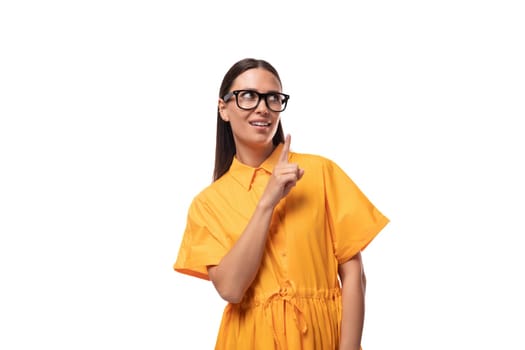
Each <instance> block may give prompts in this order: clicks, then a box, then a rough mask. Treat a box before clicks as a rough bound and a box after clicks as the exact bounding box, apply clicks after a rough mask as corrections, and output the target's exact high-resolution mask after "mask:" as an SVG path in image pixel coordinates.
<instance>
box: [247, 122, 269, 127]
mask: <svg viewBox="0 0 525 350" xmlns="http://www.w3.org/2000/svg"><path fill="white" fill-rule="evenodd" d="M250 124H252V125H255V126H269V125H270V123H265V122H251V123H250Z"/></svg>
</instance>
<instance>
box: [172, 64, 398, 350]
mask: <svg viewBox="0 0 525 350" xmlns="http://www.w3.org/2000/svg"><path fill="white" fill-rule="evenodd" d="M288 99H289V96H288V95H286V94H284V93H283V92H282V84H281V80H280V78H279V74H278V73H277V71H276V70H275V68H274V67H273V66H272V65H270V64H269V63H268V62H266V61H264V60H257V59H251V58H248V59H243V60H241V61H239V62H237V63H235V64H234V65H233V66H232V67H231V68H230V69H229V71H228V72H227V73H226V75H225V76H224V79H223V82H222V85H221V88H220V94H219V102H218V113H217V140H216V142H217V143H216V154H215V171H214V182H213V183H212V184H211V185H210V186H208V187H207V188H205V189H204V190H203V191H201V192H200V193H199V194H198V195H197V196H196V197H195V198H194V199H193V201H192V203H191V206H190V208H189V212H188V219H187V220H188V221H187V226H186V230H185V232H184V236H183V240H182V243H181V247H180V250H179V255H178V258H177V261H176V262H175V264H174V269H175V270H176V271H178V272H181V273H185V274H188V275H192V276H196V277H200V278H203V279H207V280H211V281H212V282H213V285H214V286H215V288H216V289H217V292H218V293H219V294H220V296H221V297H222V298H223V299H224V300H226V301H227V302H228V305H227V306H226V308H225V310H224V314H223V318H222V322H221V326H220V329H219V334H218V337H217V341H216V347H215V349H218V350H222V349H225V350H231V349H243V350H244V349H250V350H251V349H262V350H268V349H291V350H295V349H317V350H327V349H351V350H358V349H360V343H361V336H362V330H363V320H364V294H365V284H366V281H365V275H364V271H363V264H362V260H361V254H360V252H361V250H363V249H364V248H365V247H366V246H367V245H368V243H369V242H370V241H371V240H372V239H373V238H374V237H375V236H376V235H377V234H378V233H379V232H380V231H381V229H382V228H383V227H384V226H385V225H386V224H387V223H388V219H387V218H386V217H385V216H384V215H383V214H381V212H379V211H378V210H377V209H376V208H375V207H374V206H373V205H372V203H370V201H369V200H368V199H367V197H366V196H365V195H364V194H363V193H362V192H361V191H360V190H359V188H358V187H357V186H356V185H355V184H354V183H353V182H352V180H351V179H350V178H349V177H348V176H347V175H346V174H345V173H344V172H343V171H342V170H341V169H340V168H339V167H338V166H337V165H336V164H335V163H334V162H332V161H331V160H329V159H327V158H324V157H322V156H318V155H311V154H300V153H295V152H291V151H290V142H291V138H290V136H289V135H288V136H287V137H286V138H285V137H284V133H283V128H282V125H281V121H280V112H282V111H284V110H285V108H286V105H287V102H288Z"/></svg>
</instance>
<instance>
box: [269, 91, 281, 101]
mask: <svg viewBox="0 0 525 350" xmlns="http://www.w3.org/2000/svg"><path fill="white" fill-rule="evenodd" d="M282 99H283V97H282V96H281V94H277V93H276V94H269V95H268V102H271V103H281V102H282Z"/></svg>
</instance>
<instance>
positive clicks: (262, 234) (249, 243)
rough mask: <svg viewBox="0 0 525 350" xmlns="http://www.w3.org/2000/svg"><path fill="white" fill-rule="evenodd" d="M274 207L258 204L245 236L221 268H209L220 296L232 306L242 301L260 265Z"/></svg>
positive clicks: (222, 261)
mask: <svg viewBox="0 0 525 350" xmlns="http://www.w3.org/2000/svg"><path fill="white" fill-rule="evenodd" d="M272 214H273V207H272V206H265V205H262V204H259V205H258V206H257V208H256V209H255V211H254V214H253V216H252V218H251V219H250V221H249V222H248V225H247V226H246V228H245V229H244V231H243V233H242V234H241V236H240V237H239V239H238V240H237V242H236V243H235V244H234V246H233V247H232V249H231V250H230V251H229V252H228V253H227V254H226V255H225V256H224V257H223V258H222V260H221V262H220V263H219V265H217V266H214V267H210V268H209V269H208V272H209V275H210V279H211V280H212V282H213V284H214V285H215V288H216V289H217V291H218V292H219V294H220V295H221V297H222V298H223V299H224V300H226V301H228V302H231V303H238V302H240V301H241V299H242V297H243V295H244V293H245V292H246V290H247V289H248V288H249V286H250V285H251V283H252V282H253V280H254V279H255V276H256V275H257V272H258V271H259V266H260V264H261V260H262V256H263V254H264V250H265V247H266V239H267V236H268V229H269V226H270V223H271V219H272Z"/></svg>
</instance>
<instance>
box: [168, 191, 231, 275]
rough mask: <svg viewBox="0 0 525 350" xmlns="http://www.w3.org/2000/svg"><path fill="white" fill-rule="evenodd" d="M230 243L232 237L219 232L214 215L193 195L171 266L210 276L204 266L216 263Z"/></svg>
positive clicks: (180, 270)
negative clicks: (175, 258)
mask: <svg viewBox="0 0 525 350" xmlns="http://www.w3.org/2000/svg"><path fill="white" fill-rule="evenodd" d="M231 246H232V242H231V239H230V238H229V237H228V236H227V235H225V234H221V229H220V224H219V221H218V220H217V217H216V215H214V213H213V212H212V211H211V210H210V208H209V207H208V206H207V205H206V203H204V202H203V201H202V200H199V198H196V199H194V200H193V201H192V203H191V205H190V208H189V210H188V217H187V222H186V229H185V230H184V235H183V237H182V243H181V245H180V248H179V253H178V256H177V260H176V262H175V264H174V265H173V268H174V270H175V271H177V272H180V273H184V274H187V275H190V276H195V277H199V278H202V279H205V280H209V277H208V269H207V266H210V265H218V264H219V262H220V261H221V259H222V257H223V256H224V255H226V253H227V252H228V251H229V250H230V248H231Z"/></svg>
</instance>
